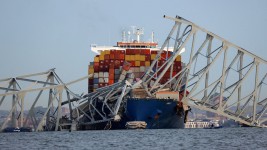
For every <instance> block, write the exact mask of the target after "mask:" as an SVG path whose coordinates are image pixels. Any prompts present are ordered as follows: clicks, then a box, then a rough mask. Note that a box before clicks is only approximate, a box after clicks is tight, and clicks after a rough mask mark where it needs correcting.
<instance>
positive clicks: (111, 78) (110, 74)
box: [108, 70, 115, 80]
mask: <svg viewBox="0 0 267 150" xmlns="http://www.w3.org/2000/svg"><path fill="white" fill-rule="evenodd" d="M108 75H109V77H108V78H109V79H110V80H114V78H115V76H114V70H113V73H109V74H108Z"/></svg>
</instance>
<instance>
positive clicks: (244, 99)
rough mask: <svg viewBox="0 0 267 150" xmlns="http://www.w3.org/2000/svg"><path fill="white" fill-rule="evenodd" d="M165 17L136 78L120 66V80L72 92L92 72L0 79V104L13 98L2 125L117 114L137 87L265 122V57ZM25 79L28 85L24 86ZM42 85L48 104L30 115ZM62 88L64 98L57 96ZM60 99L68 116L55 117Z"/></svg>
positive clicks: (44, 125)
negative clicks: (167, 25) (164, 29)
mask: <svg viewBox="0 0 267 150" xmlns="http://www.w3.org/2000/svg"><path fill="white" fill-rule="evenodd" d="M164 17H165V18H167V19H170V20H172V21H174V26H173V27H172V29H171V31H170V33H169V34H168V36H167V38H166V40H165V42H164V43H163V45H162V47H161V49H160V50H159V52H158V54H157V56H156V59H155V60H154V61H153V62H152V63H151V66H150V68H149V69H148V70H147V71H146V73H145V74H144V75H143V77H142V79H141V80H140V81H139V82H137V83H134V82H129V80H127V79H126V78H125V75H126V73H131V72H125V71H124V72H123V71H122V74H121V77H124V78H120V82H118V83H115V84H113V85H110V86H107V87H103V88H99V89H97V90H96V91H95V92H92V93H88V94H85V95H77V94H74V93H73V92H71V91H70V90H69V88H68V87H67V86H70V85H72V84H74V83H76V82H78V81H81V80H84V79H87V78H88V77H90V76H91V75H89V76H86V77H84V78H81V79H78V80H75V81H73V82H70V83H67V84H65V83H63V82H62V81H61V80H60V78H59V77H58V76H57V74H56V73H55V71H54V69H51V70H49V71H47V72H43V73H37V74H31V75H26V76H19V77H16V78H8V79H2V80H0V91H1V93H0V108H1V107H3V102H4V101H9V102H10V103H12V104H11V106H12V107H11V109H9V113H8V118H7V119H6V120H5V121H4V123H3V124H2V125H1V130H3V129H4V128H5V127H6V126H7V124H8V123H9V124H11V125H12V126H15V124H16V122H19V125H18V126H20V127H23V126H26V125H25V124H27V122H31V123H32V124H33V126H34V129H35V130H36V131H42V130H59V128H61V127H62V126H64V125H70V124H72V122H73V121H74V120H75V121H77V122H78V123H79V124H82V125H83V124H84V125H88V124H95V123H99V122H107V121H112V120H116V116H117V115H118V113H119V111H120V108H122V107H124V103H125V100H126V95H127V94H128V93H129V92H130V91H131V90H132V89H135V88H140V87H141V88H143V89H145V91H146V92H147V94H148V95H149V96H151V97H154V96H155V94H156V92H157V91H159V90H162V89H166V88H168V89H169V90H171V91H180V92H184V94H183V95H184V96H183V98H182V99H181V100H182V102H183V103H184V104H187V105H189V106H191V107H195V108H198V109H201V110H205V111H209V112H213V113H217V114H219V115H222V116H225V117H228V118H230V119H233V120H236V121H238V122H241V123H243V124H246V125H250V126H258V127H266V126H267V125H266V124H267V111H266V109H267V94H266V92H265V91H267V85H266V80H267V79H266V76H267V61H266V60H264V59H262V58H260V57H258V56H256V55H254V54H252V53H250V52H249V51H247V50H245V49H243V48H241V47H239V46H237V45H235V44H233V43H231V42H229V41H227V40H225V39H223V38H221V37H219V36H217V35H216V34H213V33H212V32H209V31H207V30H206V29H204V28H201V27H199V26H198V25H196V24H194V23H192V22H190V21H188V20H186V19H183V18H181V17H178V16H177V17H175V18H172V17H168V16H164ZM166 49H167V50H168V49H170V53H171V55H167V56H166V58H164V60H165V61H164V63H163V64H161V65H160V66H159V60H162V58H161V57H162V55H161V53H162V52H163V50H166ZM178 55H181V56H182V62H183V68H182V70H181V71H180V72H178V73H176V74H174V73H173V67H174V66H173V64H174V63H173V62H174V60H175V58H176V57H177V56H178ZM167 71H171V73H170V78H169V80H168V81H167V82H165V83H163V84H162V82H160V81H161V79H162V77H163V76H164V75H165V74H166V73H167ZM36 76H42V77H44V79H45V80H37V79H33V78H34V77H36ZM20 82H24V83H20ZM26 83H27V85H28V86H27V87H26V88H23V86H24V85H26ZM28 83H30V84H28ZM45 91H48V94H47V95H48V96H47V97H48V98H47V99H46V101H47V103H48V105H47V106H48V107H47V108H46V110H45V111H43V112H42V114H41V118H40V119H39V120H38V119H36V116H35V115H36V110H35V109H36V103H37V102H38V101H39V99H40V97H41V95H42V93H44V92H45ZM32 92H36V94H37V96H36V95H35V96H30V97H27V95H29V93H32ZM187 92H189V94H187ZM63 93H64V94H65V95H66V96H65V97H66V99H67V100H66V101H62V99H63V98H62V97H63V96H62V95H63ZM8 97H9V99H8ZM30 98H33V101H32V103H31V104H29V105H30V106H31V107H30V109H29V112H28V114H27V116H26V117H24V104H25V102H26V101H27V100H28V99H30ZM6 99H7V100H6ZM178 99H179V98H178ZM62 105H68V106H69V109H70V115H69V116H70V122H67V123H66V122H61V121H60V118H62V112H61V107H62ZM16 112H17V114H16ZM81 118H83V119H81ZM84 118H86V119H85V120H84ZM10 120H11V121H10Z"/></svg>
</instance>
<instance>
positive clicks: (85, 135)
mask: <svg viewBox="0 0 267 150" xmlns="http://www.w3.org/2000/svg"><path fill="white" fill-rule="evenodd" d="M5 149H12V150H16V149H50V150H54V149H64V150H65V149H93V150H103V149H116V150H118V149H146V150H147V149H153V150H156V149H159V150H162V149H164V150H168V149H175V150H178V149H185V150H189V149H197V150H202V149H203V150H204V149H216V150H217V149H241V150H244V149H248V150H251V149H253V150H258V149H259V150H266V149H267V129H266V128H221V129H161V130H159V129H158V130H105V131H72V132H67V131H66V132H65V131H62V132H28V133H22V132H21V133H0V150H5Z"/></svg>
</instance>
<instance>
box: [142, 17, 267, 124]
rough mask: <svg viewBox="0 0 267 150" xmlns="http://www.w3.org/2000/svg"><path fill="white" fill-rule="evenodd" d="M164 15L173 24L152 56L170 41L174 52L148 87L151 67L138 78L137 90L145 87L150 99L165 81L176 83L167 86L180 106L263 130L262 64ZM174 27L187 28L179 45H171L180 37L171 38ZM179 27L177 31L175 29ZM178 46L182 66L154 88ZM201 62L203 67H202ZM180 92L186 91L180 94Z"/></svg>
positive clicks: (203, 31) (193, 26) (266, 64)
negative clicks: (179, 96)
mask: <svg viewBox="0 0 267 150" xmlns="http://www.w3.org/2000/svg"><path fill="white" fill-rule="evenodd" d="M164 17H165V18H167V19H170V20H173V21H174V22H175V25H174V27H173V29H172V30H171V32H170V34H169V35H168V37H167V39H166V41H165V42H164V44H163V47H162V48H161V50H160V51H159V53H158V55H160V53H161V52H162V51H163V49H168V48H167V47H166V46H167V44H165V43H169V42H170V39H175V42H173V43H174V47H177V49H178V51H176V50H175V48H174V51H173V54H172V56H171V57H170V58H169V59H168V60H166V63H165V64H164V65H163V66H161V67H162V68H164V70H160V69H159V70H160V71H161V74H162V75H161V76H158V78H157V79H156V82H155V84H154V85H152V86H151V87H149V82H150V81H151V79H152V77H150V78H148V75H149V74H151V72H152V69H153V66H151V68H150V69H151V70H149V71H148V72H147V73H146V75H147V76H145V77H144V78H143V87H145V88H147V89H148V90H147V91H148V92H149V94H151V95H153V94H154V93H155V92H156V91H157V90H160V89H162V88H166V87H167V85H168V83H170V82H172V81H176V82H175V84H174V85H173V86H172V87H171V88H170V87H169V88H170V89H171V90H175V91H183V92H184V95H185V96H184V97H183V99H182V101H183V102H184V103H185V104H188V105H189V106H192V107H196V108H199V109H202V110H206V111H210V112H213V113H217V114H219V115H222V116H225V117H228V118H231V119H234V120H236V121H239V122H241V123H244V124H247V125H251V126H259V127H266V126H267V120H266V117H267V114H266V109H267V103H266V102H265V101H266V97H267V95H266V94H265V93H263V92H264V91H266V90H267V86H266V84H265V83H266V79H265V78H266V74H267V70H266V68H267V61H266V60H264V59H262V58H260V57H258V56H256V55H254V54H252V53H250V52H248V51H247V50H245V49H243V48H241V47H239V46H237V45H235V44H233V43H231V42H229V41H227V40H225V39H224V38H221V37H219V36H218V35H216V34H213V33H212V32H209V31H208V30H206V29H204V28H202V27H199V26H197V25H196V24H194V23H192V22H190V21H188V20H186V19H183V18H182V17H176V18H172V17H168V16H164ZM178 25H179V26H178ZM175 26H178V28H179V30H183V29H184V31H185V30H186V28H187V27H188V26H190V27H191V30H190V33H189V34H188V36H186V38H185V40H183V42H181V44H177V42H176V41H180V40H181V39H183V38H184V37H183V35H181V36H179V35H177V34H176V35H175V34H174V33H176V32H175V29H176V28H177V27H175ZM181 26H183V28H180V27H181ZM177 33H179V32H178V31H177ZM192 35H193V36H192ZM202 35H206V38H201V36H202ZM191 36H192V37H191ZM172 37H175V38H172ZM190 38H191V40H190ZM196 43H200V46H199V47H197V46H196ZM201 43H202V44H201ZM207 43H208V45H206V44H207ZM184 47H186V48H187V52H186V53H182V54H181V55H182V58H185V59H187V60H183V62H186V64H185V66H184V68H183V69H182V70H181V71H180V72H178V73H177V74H176V75H174V76H173V77H171V78H170V79H169V81H168V82H167V83H165V84H162V85H158V82H157V81H159V80H161V77H162V76H163V74H164V73H165V72H164V71H166V70H168V69H169V68H170V66H171V65H172V63H173V59H172V58H173V57H175V56H177V55H178V54H179V53H180V52H181V49H182V48H184ZM195 49H197V51H195ZM189 51H190V52H189ZM187 54H188V55H187ZM184 56H185V57H184ZM198 58H201V59H198ZM158 60H159V57H157V58H156V60H154V63H152V65H153V64H154V65H155V64H156V62H157V61H158ZM237 61H238V62H237ZM205 63H206V65H203V64H205ZM218 64H221V65H218ZM219 70H220V71H219ZM195 71H197V72H195ZM157 73H158V72H157V71H156V72H153V75H155V74H157ZM235 74H237V75H235ZM177 77H178V78H177ZM183 79H184V80H183ZM251 80H252V81H253V82H254V81H255V83H254V84H255V85H253V84H251ZM248 87H250V88H248ZM184 89H185V90H184ZM186 91H189V92H190V93H189V94H188V95H186ZM241 108H242V109H241Z"/></svg>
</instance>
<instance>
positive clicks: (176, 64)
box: [174, 61, 182, 66]
mask: <svg viewBox="0 0 267 150" xmlns="http://www.w3.org/2000/svg"><path fill="white" fill-rule="evenodd" d="M174 65H175V66H182V63H181V62H180V61H175V62H174Z"/></svg>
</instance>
